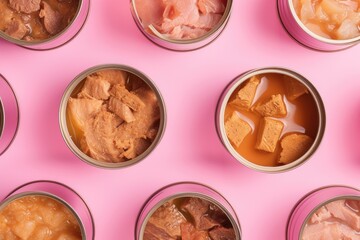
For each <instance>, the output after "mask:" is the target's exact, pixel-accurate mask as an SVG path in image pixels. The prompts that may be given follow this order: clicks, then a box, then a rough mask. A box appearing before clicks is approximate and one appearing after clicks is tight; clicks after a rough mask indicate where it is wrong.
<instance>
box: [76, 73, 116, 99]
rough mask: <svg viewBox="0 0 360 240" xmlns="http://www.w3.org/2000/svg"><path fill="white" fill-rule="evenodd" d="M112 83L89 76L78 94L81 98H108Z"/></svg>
mask: <svg viewBox="0 0 360 240" xmlns="http://www.w3.org/2000/svg"><path fill="white" fill-rule="evenodd" d="M109 90H110V83H109V82H107V81H105V80H103V79H101V78H94V77H90V76H89V77H87V78H86V80H85V84H84V86H83V88H82V89H81V92H80V93H79V94H78V97H79V98H96V99H99V100H106V99H108V98H109V97H110V94H109Z"/></svg>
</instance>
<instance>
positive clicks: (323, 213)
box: [310, 206, 331, 223]
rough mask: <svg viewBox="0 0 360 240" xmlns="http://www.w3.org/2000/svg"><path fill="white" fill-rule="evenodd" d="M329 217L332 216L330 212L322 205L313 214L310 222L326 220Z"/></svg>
mask: <svg viewBox="0 0 360 240" xmlns="http://www.w3.org/2000/svg"><path fill="white" fill-rule="evenodd" d="M329 218H331V214H330V212H329V211H328V210H327V208H326V207H324V206H322V207H321V208H319V209H318V210H317V211H316V212H315V213H314V214H313V215H312V216H311V218H310V223H317V222H322V221H326V220H328V219H329Z"/></svg>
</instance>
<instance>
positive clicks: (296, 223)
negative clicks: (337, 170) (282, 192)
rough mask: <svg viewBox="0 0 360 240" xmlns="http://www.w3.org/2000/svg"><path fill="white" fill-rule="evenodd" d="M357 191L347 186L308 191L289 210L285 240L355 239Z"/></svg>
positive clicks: (358, 228)
mask: <svg viewBox="0 0 360 240" xmlns="http://www.w3.org/2000/svg"><path fill="white" fill-rule="evenodd" d="M359 211H360V191H359V190H358V189H355V188H351V187H347V186H328V187H323V188H320V189H317V190H315V191H312V192H310V193H309V194H307V195H306V196H305V197H303V198H302V199H301V200H300V201H299V202H298V203H297V204H296V206H295V207H294V209H293V210H292V212H291V214H290V217H289V220H288V224H287V230H286V239H287V240H305V239H313V238H314V237H315V236H317V237H316V239H358V238H359V231H360V215H359Z"/></svg>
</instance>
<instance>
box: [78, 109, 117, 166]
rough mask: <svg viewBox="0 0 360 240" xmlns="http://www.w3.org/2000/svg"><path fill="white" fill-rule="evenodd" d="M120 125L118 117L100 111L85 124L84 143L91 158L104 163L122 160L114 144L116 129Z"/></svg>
mask: <svg viewBox="0 0 360 240" xmlns="http://www.w3.org/2000/svg"><path fill="white" fill-rule="evenodd" d="M121 123H122V120H121V119H120V118H119V117H117V116H116V115H115V114H113V113H110V112H107V111H100V112H99V113H98V114H96V115H95V117H93V118H90V119H88V120H87V121H86V122H85V126H84V137H85V140H84V141H86V144H87V150H88V152H89V154H90V156H91V157H92V158H94V159H97V160H99V161H104V162H119V161H121V160H122V159H121V158H120V157H119V155H120V154H121V152H120V151H119V149H118V148H117V147H116V146H115V142H114V138H115V135H116V129H117V127H118V126H119V125H120V124H121ZM82 150H83V149H82ZM85 150H86V149H85Z"/></svg>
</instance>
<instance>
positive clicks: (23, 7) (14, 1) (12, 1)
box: [9, 0, 41, 13]
mask: <svg viewBox="0 0 360 240" xmlns="http://www.w3.org/2000/svg"><path fill="white" fill-rule="evenodd" d="M40 2H41V0H9V5H10V7H11V8H13V9H14V10H16V11H18V12H23V13H32V12H36V11H38V10H40Z"/></svg>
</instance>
